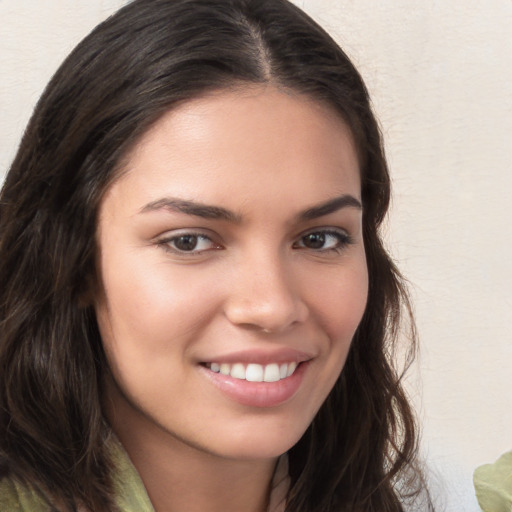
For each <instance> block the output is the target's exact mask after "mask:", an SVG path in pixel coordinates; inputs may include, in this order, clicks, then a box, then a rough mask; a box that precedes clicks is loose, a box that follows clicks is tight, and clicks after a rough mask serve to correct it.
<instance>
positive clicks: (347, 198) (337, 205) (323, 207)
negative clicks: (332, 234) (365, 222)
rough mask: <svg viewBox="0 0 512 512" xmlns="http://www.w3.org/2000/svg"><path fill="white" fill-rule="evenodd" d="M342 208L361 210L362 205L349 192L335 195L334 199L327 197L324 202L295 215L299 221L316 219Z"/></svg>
mask: <svg viewBox="0 0 512 512" xmlns="http://www.w3.org/2000/svg"><path fill="white" fill-rule="evenodd" d="M342 208H357V209H358V210H362V209H363V205H362V204H361V202H360V201H359V200H358V199H356V198H355V197H354V196H351V195H350V194H344V195H342V196H339V197H335V198H334V199H329V200H328V201H326V202H325V203H321V204H319V205H316V206H312V207H311V208H308V209H307V210H304V211H302V212H300V213H299V214H298V215H297V219H298V220H299V221H305V220H313V219H317V218H318V217H323V216H324V215H329V214H330V213H334V212H336V211H338V210H341V209H342Z"/></svg>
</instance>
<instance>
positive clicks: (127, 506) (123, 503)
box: [0, 441, 155, 512]
mask: <svg viewBox="0 0 512 512" xmlns="http://www.w3.org/2000/svg"><path fill="white" fill-rule="evenodd" d="M112 457H113V459H114V463H115V467H116V469H117V471H116V474H115V477H114V478H115V480H114V483H115V490H116V499H115V502H116V505H117V506H118V508H119V510H122V511H123V512H155V511H154V509H153V505H151V501H150V500H149V497H148V495H147V493H146V489H145V488H144V484H143V483H142V480H141V479H140V477H139V474H138V473H137V470H136V469H135V467H134V466H133V464H132V463H131V461H130V459H129V457H128V455H127V454H126V452H125V451H124V449H123V447H122V446H121V444H120V443H119V442H117V441H116V442H113V443H112ZM0 510H1V511H2V512H51V508H50V507H49V505H48V504H47V503H46V502H45V501H44V500H43V499H42V498H41V497H40V496H39V495H38V494H37V493H36V492H35V491H33V490H32V489H29V488H27V487H25V486H23V485H20V484H18V483H17V482H15V481H13V480H11V479H9V478H4V479H3V480H1V481H0Z"/></svg>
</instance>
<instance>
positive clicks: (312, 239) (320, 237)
mask: <svg viewBox="0 0 512 512" xmlns="http://www.w3.org/2000/svg"><path fill="white" fill-rule="evenodd" d="M302 243H303V245H304V247H307V248H309V249H322V248H323V246H324V244H325V235H324V234H323V233H309V235H306V236H305V237H303V238H302Z"/></svg>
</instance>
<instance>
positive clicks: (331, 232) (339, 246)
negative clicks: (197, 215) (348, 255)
mask: <svg viewBox="0 0 512 512" xmlns="http://www.w3.org/2000/svg"><path fill="white" fill-rule="evenodd" d="M312 235H317V236H318V235H319V236H320V237H323V240H324V241H323V243H324V244H325V242H326V240H327V239H328V238H329V237H332V238H334V239H335V243H334V246H333V247H327V248H323V247H320V248H312V247H307V246H305V245H300V244H301V243H302V244H303V242H304V240H305V239H306V238H307V237H311V236H312ZM186 238H189V239H192V240H191V241H192V242H195V244H194V247H193V248H192V249H191V250H183V249H179V248H177V247H176V246H174V247H173V244H175V243H176V242H177V241H178V240H180V239H186ZM201 241H209V242H210V244H211V245H212V247H208V248H204V249H199V250H198V249H196V247H197V243H198V242H201ZM353 243H354V240H353V239H352V237H351V236H350V235H349V234H348V233H346V232H345V231H342V230H335V229H315V230H313V231H309V232H307V233H305V234H303V235H301V236H300V237H299V238H298V239H297V240H296V241H295V242H294V243H293V246H292V247H293V248H294V249H300V250H308V249H309V250H312V251H313V252H315V253H332V252H336V253H339V252H341V251H342V250H343V249H344V248H346V247H347V246H348V245H351V244H353ZM157 245H158V246H160V247H163V248H164V250H166V251H168V252H172V253H174V254H178V255H180V256H185V257H194V256H198V255H201V254H202V253H204V252H206V251H209V250H218V249H222V246H220V245H219V244H216V243H215V242H214V241H213V240H212V239H211V238H210V237H209V236H208V235H205V234H204V233H194V232H183V233H180V234H178V235H173V236H171V237H167V238H164V239H162V240H159V241H158V242H157Z"/></svg>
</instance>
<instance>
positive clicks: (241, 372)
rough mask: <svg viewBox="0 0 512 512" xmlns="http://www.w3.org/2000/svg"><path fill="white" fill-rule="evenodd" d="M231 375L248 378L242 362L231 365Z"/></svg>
mask: <svg viewBox="0 0 512 512" xmlns="http://www.w3.org/2000/svg"><path fill="white" fill-rule="evenodd" d="M229 375H231V377H233V378H234V379H246V378H247V377H246V376H245V368H244V365H243V364H242V363H236V364H234V365H233V366H232V367H231V371H230V372H229Z"/></svg>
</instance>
